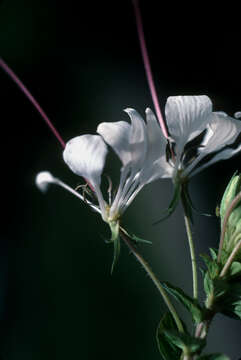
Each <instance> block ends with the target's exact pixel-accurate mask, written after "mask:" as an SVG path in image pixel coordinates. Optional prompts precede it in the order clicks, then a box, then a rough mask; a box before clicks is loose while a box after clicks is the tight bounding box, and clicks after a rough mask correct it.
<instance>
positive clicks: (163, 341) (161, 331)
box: [156, 312, 182, 360]
mask: <svg viewBox="0 0 241 360" xmlns="http://www.w3.org/2000/svg"><path fill="white" fill-rule="evenodd" d="M171 329H175V330H177V326H176V323H175V321H174V320H173V317H172V315H171V313H170V312H168V313H166V314H164V315H163V317H162V318H161V321H160V323H159V325H158V328H157V331H156V339H157V345H158V349H159V351H160V354H161V356H162V357H163V359H164V360H179V359H180V356H181V353H182V351H181V350H180V349H179V348H177V347H176V346H175V345H174V344H173V343H172V341H170V340H169V338H168V337H167V336H166V334H165V331H166V330H171Z"/></svg>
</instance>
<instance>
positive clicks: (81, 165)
mask: <svg viewBox="0 0 241 360" xmlns="http://www.w3.org/2000/svg"><path fill="white" fill-rule="evenodd" d="M106 154H107V146H106V144H105V143H104V141H103V139H102V138H101V136H99V135H81V136H77V137H75V138H73V139H71V140H70V141H68V142H67V144H66V147H65V149H64V152H63V157H64V161H65V162H66V164H67V165H68V166H69V167H70V169H71V170H72V171H73V172H74V173H75V174H77V175H79V176H82V177H84V178H85V179H87V180H88V181H90V183H91V185H93V186H94V187H95V186H96V185H97V186H99V185H100V182H101V174H102V171H103V168H104V165H105V158H106Z"/></svg>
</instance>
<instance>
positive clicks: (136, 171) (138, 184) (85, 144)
mask: <svg viewBox="0 0 241 360" xmlns="http://www.w3.org/2000/svg"><path fill="white" fill-rule="evenodd" d="M125 111H126V112H127V114H128V115H129V116H130V119H131V123H128V122H125V121H119V122H114V123H101V124H100V125H99V126H98V129H97V132H98V134H99V135H81V136H78V137H75V138H73V139H71V140H70V141H69V142H68V143H67V144H66V147H65V150H64V153H63V157H64V161H65V162H66V164H67V165H68V166H69V167H70V169H71V170H72V171H73V172H74V173H75V174H77V175H79V176H82V177H83V178H85V180H86V181H87V182H88V184H89V185H90V187H91V188H92V190H94V193H95V195H96V197H97V199H98V205H99V206H98V207H96V206H94V205H93V204H91V202H90V201H89V204H90V205H91V206H92V207H95V210H96V209H97V211H99V212H100V213H101V215H102V218H103V220H104V221H106V222H108V223H109V224H112V225H113V223H115V222H118V219H119V218H120V216H121V215H122V214H123V212H124V211H125V210H126V208H127V207H128V206H129V205H130V204H131V202H132V201H133V200H134V198H135V196H136V195H137V194H138V192H139V191H140V190H141V189H142V188H143V186H144V185H145V184H147V183H149V182H151V181H154V180H155V179H157V178H158V177H160V176H163V177H165V176H166V174H167V172H166V170H165V171H164V168H163V166H161V164H164V163H165V146H166V143H165V139H164V138H163V136H162V134H161V131H160V127H159V125H158V123H157V121H156V118H155V116H154V114H153V113H152V111H151V110H150V109H147V110H146V122H145V121H144V120H143V119H142V117H141V116H140V115H139V114H138V113H137V112H136V111H135V110H134V109H126V110H125ZM107 144H108V145H109V146H111V147H112V148H113V150H114V151H115V152H116V154H117V155H118V157H119V158H120V160H121V162H122V168H121V175H120V182H119V186H118V189H117V192H116V194H115V196H114V197H113V200H112V201H111V202H110V203H109V202H107V201H106V199H105V196H103V194H102V190H101V175H102V172H103V168H104V165H105V159H106V155H107V152H108V147H107ZM48 183H55V184H58V185H60V186H62V187H65V188H66V189H67V190H69V191H71V192H72V193H73V194H75V195H76V194H78V197H80V196H81V195H80V194H79V193H78V192H76V191H75V190H73V189H71V188H70V187H68V185H66V184H64V183H63V182H62V181H60V180H59V179H56V178H54V177H53V176H52V175H50V174H49V173H47V172H44V173H40V174H39V175H38V177H37V179H36V184H37V185H38V186H39V188H40V189H41V190H45V189H46V187H47V184H48ZM82 200H83V197H82Z"/></svg>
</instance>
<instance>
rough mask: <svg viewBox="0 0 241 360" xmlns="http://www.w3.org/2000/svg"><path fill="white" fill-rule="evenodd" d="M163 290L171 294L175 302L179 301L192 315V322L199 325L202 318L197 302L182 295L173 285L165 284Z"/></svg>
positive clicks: (201, 311) (180, 290)
mask: <svg viewBox="0 0 241 360" xmlns="http://www.w3.org/2000/svg"><path fill="white" fill-rule="evenodd" d="M163 286H164V288H165V289H166V290H167V291H168V292H169V294H171V295H172V296H173V297H174V298H175V299H176V300H177V301H179V302H180V303H181V304H182V305H183V306H184V307H185V308H186V309H187V310H188V311H189V312H190V313H191V315H192V318H193V321H194V322H195V323H199V322H201V321H202V318H203V310H202V308H201V306H200V305H199V304H198V302H197V301H196V300H194V299H192V298H191V297H190V296H188V295H187V294H185V293H184V291H183V290H182V289H179V288H177V287H174V286H173V285H171V284H169V283H167V282H165V283H163Z"/></svg>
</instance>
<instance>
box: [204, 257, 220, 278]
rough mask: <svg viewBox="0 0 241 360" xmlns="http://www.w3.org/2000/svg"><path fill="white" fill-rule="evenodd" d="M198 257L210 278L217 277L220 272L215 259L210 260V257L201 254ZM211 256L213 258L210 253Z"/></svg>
mask: <svg viewBox="0 0 241 360" xmlns="http://www.w3.org/2000/svg"><path fill="white" fill-rule="evenodd" d="M200 256H201V258H202V259H203V261H204V262H205V264H206V267H207V270H208V272H209V275H210V278H211V279H214V278H215V277H217V276H218V274H219V272H220V265H219V264H218V263H217V262H216V259H213V258H210V256H208V255H206V254H201V255H200ZM213 256H215V255H214V253H212V257H213Z"/></svg>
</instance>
